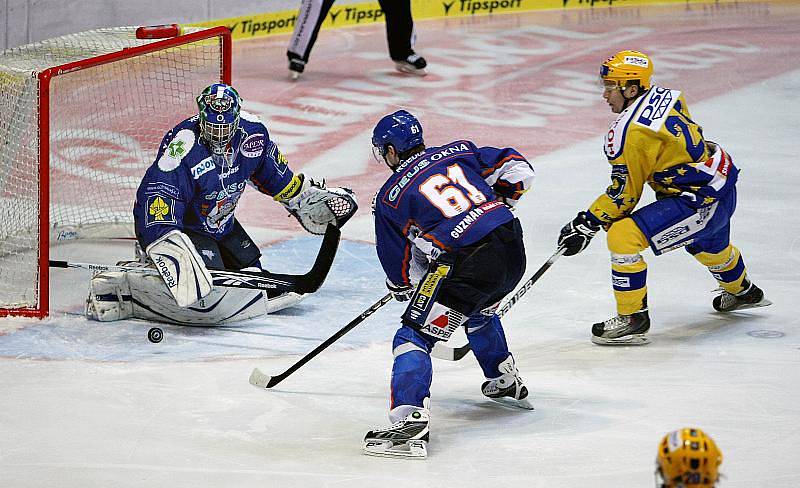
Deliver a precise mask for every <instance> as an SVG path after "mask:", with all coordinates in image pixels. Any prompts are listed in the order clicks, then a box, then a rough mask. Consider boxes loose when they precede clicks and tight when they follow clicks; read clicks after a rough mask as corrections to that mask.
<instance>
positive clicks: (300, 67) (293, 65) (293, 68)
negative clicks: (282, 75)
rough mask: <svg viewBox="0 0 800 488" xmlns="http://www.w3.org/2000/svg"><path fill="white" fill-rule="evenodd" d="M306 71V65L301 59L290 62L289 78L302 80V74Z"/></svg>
mask: <svg viewBox="0 0 800 488" xmlns="http://www.w3.org/2000/svg"><path fill="white" fill-rule="evenodd" d="M305 69H306V63H304V62H303V61H301V60H299V59H290V60H289V78H291V79H292V80H296V79H298V78H300V73H302V72H303V71H304V70H305Z"/></svg>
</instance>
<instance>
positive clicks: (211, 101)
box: [197, 83, 242, 154]
mask: <svg viewBox="0 0 800 488" xmlns="http://www.w3.org/2000/svg"><path fill="white" fill-rule="evenodd" d="M197 108H198V110H199V112H200V137H201V138H202V139H203V140H204V141H205V142H206V143H207V144H208V145H209V146H210V148H211V152H213V153H214V154H223V153H224V152H225V148H226V147H227V146H228V144H229V143H230V142H231V139H232V138H233V134H234V133H236V129H238V128H239V113H240V112H241V110H242V99H241V97H240V96H239V93H238V92H237V91H236V90H235V89H234V88H233V87H232V86H230V85H226V84H224V83H214V84H213V85H209V86H207V87H206V88H205V90H203V92H202V93H201V94H200V95H199V96H198V97H197Z"/></svg>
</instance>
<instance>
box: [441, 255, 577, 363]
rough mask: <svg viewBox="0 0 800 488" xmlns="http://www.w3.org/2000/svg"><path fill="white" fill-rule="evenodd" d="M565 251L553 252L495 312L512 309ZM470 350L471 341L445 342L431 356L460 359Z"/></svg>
mask: <svg viewBox="0 0 800 488" xmlns="http://www.w3.org/2000/svg"><path fill="white" fill-rule="evenodd" d="M564 251H566V249H564V248H563V247H559V248H558V249H557V250H556V252H555V253H553V255H552V256H550V258H549V259H548V260H547V261H546V262H545V263H544V264H543V265H542V267H541V268H539V269H538V270H536V272H535V273H533V276H531V277H530V278H528V281H526V282H525V284H523V285H522V286H521V287H520V288H519V289H518V290H517V292H516V293H514V296H512V297H511V298H510V299H509V300H508V301H507V302H506V303H505V304H504V305H503V306H502V307H500V308H498V309H497V312H495V313H496V314H497V316H498V317H502V316H503V315H505V314H506V313H508V311H509V310H511V307H513V306H514V305H516V303H517V302H519V300H520V299H521V298H522V296H523V295H524V294H525V293H527V292H528V290H530V289H531V287H532V286H533V284H534V283H536V282H537V281H539V278H541V277H542V275H543V274H544V273H545V271H547V270H548V269H550V266H552V265H553V263H555V262H556V260H558V258H560V257H561V256H562V255H563V254H564ZM437 349H438V351H437ZM470 350H471V348H470V346H469V343H467V344H464V345H463V346H461V347H456V348H451V347H447V346H445V345H444V344H439V343H437V344H436V347H434V349H433V351H431V356H433V357H436V358H439V359H444V360H447V361H458V360H459V359H461V358H463V357H464V356H466V355H467V353H468V352H469V351H470Z"/></svg>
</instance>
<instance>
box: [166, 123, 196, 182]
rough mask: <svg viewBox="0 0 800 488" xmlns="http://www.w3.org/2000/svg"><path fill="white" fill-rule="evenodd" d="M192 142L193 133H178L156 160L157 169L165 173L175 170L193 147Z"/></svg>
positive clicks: (184, 131) (188, 131) (185, 130)
mask: <svg viewBox="0 0 800 488" xmlns="http://www.w3.org/2000/svg"><path fill="white" fill-rule="evenodd" d="M194 141H195V138H194V132H192V131H190V130H189V129H181V130H180V131H178V133H177V134H175V137H173V138H172V140H171V141H170V142H169V143H168V144H167V147H166V148H165V149H164V153H163V154H161V157H160V158H158V169H160V170H161V171H164V172H165V173H168V172H170V171H173V170H175V169H176V168H177V167H178V166H180V165H181V161H183V158H184V156H186V155H187V154H189V151H191V150H192V148H193V147H194Z"/></svg>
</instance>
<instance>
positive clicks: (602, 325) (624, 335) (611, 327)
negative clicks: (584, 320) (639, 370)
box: [592, 308, 650, 346]
mask: <svg viewBox="0 0 800 488" xmlns="http://www.w3.org/2000/svg"><path fill="white" fill-rule="evenodd" d="M648 330H650V316H649V315H648V313H647V309H646V308H645V309H642V310H639V311H638V312H635V313H633V314H631V315H617V316H616V317H612V318H610V319H608V320H606V321H605V322H599V323H596V324H594V325H592V342H594V343H595V344H600V345H602V346H643V345H645V344H649V343H650V339H648V338H647V337H646V336H645V334H646V333H647V331H648Z"/></svg>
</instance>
